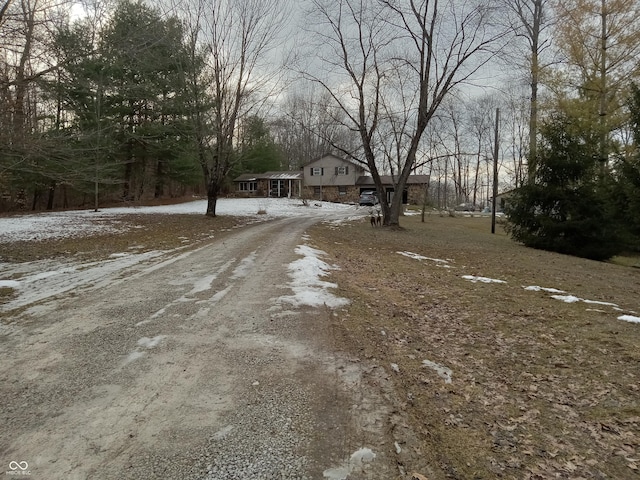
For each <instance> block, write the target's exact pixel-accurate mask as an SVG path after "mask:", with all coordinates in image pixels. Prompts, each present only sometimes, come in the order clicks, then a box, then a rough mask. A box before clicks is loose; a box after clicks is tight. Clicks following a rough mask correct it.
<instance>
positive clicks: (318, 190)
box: [313, 187, 322, 195]
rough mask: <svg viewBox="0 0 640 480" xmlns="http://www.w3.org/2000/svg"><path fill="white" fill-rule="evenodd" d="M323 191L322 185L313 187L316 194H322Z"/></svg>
mask: <svg viewBox="0 0 640 480" xmlns="http://www.w3.org/2000/svg"><path fill="white" fill-rule="evenodd" d="M321 193H322V190H321V188H320V187H313V194H314V195H320V194H321Z"/></svg>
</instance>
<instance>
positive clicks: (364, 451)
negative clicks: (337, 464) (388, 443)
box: [351, 448, 376, 462]
mask: <svg viewBox="0 0 640 480" xmlns="http://www.w3.org/2000/svg"><path fill="white" fill-rule="evenodd" d="M374 458H376V454H375V453H373V450H371V449H370V448H361V449H359V450H356V451H355V452H353V453H352V454H351V461H352V462H371V461H372V460H373V459H374Z"/></svg>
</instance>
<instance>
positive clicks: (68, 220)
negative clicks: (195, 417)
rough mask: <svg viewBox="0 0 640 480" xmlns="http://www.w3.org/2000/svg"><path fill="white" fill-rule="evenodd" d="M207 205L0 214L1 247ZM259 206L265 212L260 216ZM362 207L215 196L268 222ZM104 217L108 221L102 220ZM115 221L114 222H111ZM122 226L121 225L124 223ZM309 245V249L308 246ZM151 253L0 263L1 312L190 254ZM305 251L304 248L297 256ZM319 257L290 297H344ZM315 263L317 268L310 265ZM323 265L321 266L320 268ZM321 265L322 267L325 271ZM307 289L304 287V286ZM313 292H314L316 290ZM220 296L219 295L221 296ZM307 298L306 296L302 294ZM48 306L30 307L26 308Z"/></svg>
mask: <svg viewBox="0 0 640 480" xmlns="http://www.w3.org/2000/svg"><path fill="white" fill-rule="evenodd" d="M206 207H207V202H206V200H198V201H194V202H188V203H182V204H178V205H165V206H156V207H118V208H105V209H101V210H100V211H99V212H93V211H88V210H75V211H68V212H48V213H41V214H34V215H19V216H11V217H3V218H0V246H1V245H2V244H3V243H8V242H12V241H19V240H47V239H54V238H62V237H78V236H84V235H93V234H97V233H111V232H115V231H118V228H119V227H118V226H117V225H118V220H119V219H120V218H123V217H125V216H126V215H130V214H135V215H141V214H198V215H204V213H205V211H206ZM259 210H265V211H266V212H267V213H266V214H261V215H258V211H259ZM362 212H364V210H363V209H358V208H357V207H356V206H354V205H345V204H336V203H329V202H311V203H310V204H309V206H304V205H303V204H302V202H301V201H300V200H293V199H286V198H282V199H279V198H261V199H225V198H223V199H219V200H218V204H217V213H218V214H220V215H233V216H250V217H255V218H259V219H260V220H263V219H264V220H266V219H269V218H275V217H293V216H318V217H321V218H328V219H333V218H336V217H344V218H354V217H355V218H358V215H359V214H360V215H364V214H365V213H362ZM105 220H107V222H105ZM114 225H115V226H114ZM122 228H124V227H122ZM307 248H308V247H307ZM179 251H180V249H176V250H173V251H151V252H138V251H136V249H135V248H134V249H132V250H130V251H128V252H121V253H119V252H116V253H114V254H113V255H111V256H110V258H109V259H107V260H103V261H101V262H87V263H78V262H74V261H68V260H67V261H54V260H38V261H33V262H23V263H16V264H10V263H2V262H0V288H10V289H13V290H14V295H13V296H12V297H11V298H10V299H7V300H6V301H4V303H2V304H1V305H0V311H10V310H13V309H16V308H20V307H24V306H28V305H31V304H34V303H36V302H39V301H42V300H46V299H49V298H52V297H55V296H56V295H59V294H62V293H64V292H68V291H71V290H75V289H77V288H79V287H82V288H99V287H100V286H101V285H102V284H103V283H104V282H107V281H111V280H108V279H111V278H112V277H113V274H114V273H116V272H118V271H121V270H123V269H126V268H130V267H132V266H135V265H138V264H145V263H147V262H148V261H150V260H153V261H154V262H157V260H158V258H157V257H167V258H166V260H163V261H161V262H159V263H154V264H153V265H152V266H151V267H146V268H144V272H149V271H152V270H154V269H156V268H160V267H162V266H164V265H167V264H168V263H172V262H175V261H176V260H179V259H180V258H183V257H184V256H186V255H190V252H183V253H180V252H179ZM307 253H309V252H307V251H303V252H302V253H301V254H305V255H306V254H307ZM317 256H318V255H315V256H314V255H313V254H310V256H309V258H307V257H306V256H305V259H306V260H305V259H302V261H301V263H300V264H298V266H297V267H296V268H298V269H299V270H300V271H299V272H298V273H297V274H296V275H297V280H296V281H295V282H294V283H295V284H296V287H297V288H298V290H297V291H296V293H295V295H294V296H293V297H292V298H295V299H296V301H298V302H303V303H309V302H311V301H312V300H311V299H312V298H313V296H314V295H316V294H317V295H319V296H318V297H317V298H319V299H321V300H320V301H321V304H322V303H324V302H326V303H328V304H344V302H345V301H346V300H344V299H338V298H337V297H334V296H333V295H331V294H330V293H328V291H327V288H330V287H331V286H332V285H333V284H328V283H327V282H321V281H320V280H319V276H321V275H323V274H325V273H323V272H325V271H326V270H328V269H330V268H332V267H329V266H328V265H326V264H324V262H321V261H320V260H319V259H318V258H317ZM254 258H255V253H254V254H252V255H250V256H249V257H247V258H246V259H243V260H242V262H241V263H240V265H239V266H238V267H237V268H236V270H235V271H234V272H233V275H234V278H239V277H242V276H245V275H246V274H247V271H248V270H249V269H250V268H251V266H252V263H253V261H254ZM314 259H315V260H314ZM314 262H315V266H313V265H314ZM323 264H324V265H325V266H324V267H323ZM323 268H324V269H325V270H323ZM211 281H212V278H205V279H203V280H202V282H203V284H202V285H194V291H193V292H190V293H195V292H197V291H198V290H199V289H206V288H208V283H210V282H211ZM305 289H306V290H305ZM314 292H316V293H314ZM221 295H222V294H221ZM306 297H308V300H306V301H305V300H304V298H306ZM43 308H46V307H43V306H40V307H32V309H31V310H29V311H28V312H31V311H33V313H35V311H36V309H37V310H40V309H43Z"/></svg>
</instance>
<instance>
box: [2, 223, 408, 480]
mask: <svg viewBox="0 0 640 480" xmlns="http://www.w3.org/2000/svg"><path fill="white" fill-rule="evenodd" d="M317 221H318V219H317V218H315V219H313V218H309V219H302V218H295V219H280V220H275V221H271V222H267V223H261V224H257V225H253V226H248V227H243V228H241V229H238V230H236V231H235V232H233V233H232V234H230V235H229V236H227V237H226V238H225V239H224V240H212V241H211V243H209V244H207V245H206V246H204V247H199V248H197V249H194V250H188V251H186V252H185V251H182V252H181V253H176V252H174V253H173V254H168V255H164V256H161V257H156V258H149V259H147V260H145V262H143V263H139V264H137V265H134V266H131V267H129V268H128V269H126V270H123V271H120V272H119V273H117V274H114V275H113V277H111V278H102V279H100V284H101V285H103V286H101V287H100V288H87V289H82V290H80V291H77V290H72V291H69V292H67V293H65V294H64V295H62V296H59V297H58V298H56V299H53V300H52V299H49V300H45V301H44V303H45V305H44V308H43V307H41V308H40V309H39V310H32V312H31V314H30V315H29V316H27V317H24V318H21V319H20V320H19V321H17V322H16V323H17V324H18V325H20V328H18V329H16V330H15V331H13V332H12V333H11V334H10V335H4V336H2V337H0V338H1V339H0V384H1V385H2V387H1V390H0V401H1V402H2V413H1V416H0V425H1V426H2V427H1V429H0V452H2V453H1V455H0V462H2V464H1V466H0V473H3V474H5V475H6V477H7V478H16V477H18V478H20V477H23V476H24V475H25V474H27V473H29V474H30V476H29V478H33V479H47V480H54V479H88V478H95V479H129V478H131V479H133V478H135V479H178V478H179V479H185V478H189V479H191V478H193V479H196V478H197V479H252V480H255V479H261V478H264V479H272V478H273V479H276V478H277V479H294V478H295V479H302V478H308V479H321V478H329V479H341V478H347V476H348V478H349V479H360V478H361V479H365V478H366V479H389V478H396V476H397V475H398V470H397V467H396V466H395V465H396V461H395V452H396V447H394V442H393V439H391V438H388V436H387V435H386V432H388V431H389V425H388V419H389V416H390V414H391V407H390V406H389V405H388V404H387V403H386V402H387V399H386V397H385V394H384V386H383V385H384V381H385V376H384V373H383V371H382V369H380V368H378V367H375V366H366V365H364V364H362V363H361V362H359V361H357V360H356V359H352V360H350V359H348V358H342V357H341V356H340V355H337V354H335V353H334V352H331V351H330V350H329V349H328V348H327V347H326V340H327V337H328V335H330V332H329V331H328V328H327V327H326V322H325V320H326V319H327V318H328V316H330V315H337V314H338V313H337V312H336V311H334V310H331V309H329V308H328V307H325V306H323V307H319V308H312V307H308V306H306V307H305V306H294V305H290V304H288V303H287V302H286V301H285V300H283V299H282V298H281V297H286V296H287V295H291V288H290V287H291V285H290V282H291V278H290V277H289V272H288V269H287V267H288V265H289V264H290V263H291V262H293V261H294V260H296V259H298V258H300V256H299V255H297V254H296V253H295V248H296V246H297V245H300V244H303V243H305V242H308V243H311V244H312V239H308V238H307V237H305V236H304V232H305V229H306V228H308V227H309V226H310V225H312V224H313V223H315V222H317ZM38 311H40V313H37V312H38ZM374 385H375V388H374ZM374 455H375V457H374ZM25 465H28V468H27V469H23V467H24V466H25ZM18 474H20V475H18Z"/></svg>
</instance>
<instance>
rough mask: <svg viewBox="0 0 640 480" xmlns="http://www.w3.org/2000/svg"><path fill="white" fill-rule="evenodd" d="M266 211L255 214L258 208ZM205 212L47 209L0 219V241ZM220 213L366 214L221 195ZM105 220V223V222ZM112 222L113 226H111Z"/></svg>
mask: <svg viewBox="0 0 640 480" xmlns="http://www.w3.org/2000/svg"><path fill="white" fill-rule="evenodd" d="M259 210H263V211H266V213H265V214H262V215H258V211H259ZM206 211H207V201H206V200H196V201H193V202H186V203H180V204H177V205H160V206H155V207H116V208H103V209H100V210H99V211H98V212H94V211H93V210H73V211H67V212H46V213H38V214H31V215H16V216H10V217H2V218H0V244H2V243H4V242H12V241H20V240H48V239H54V238H63V237H80V236H84V235H95V234H105V233H117V232H119V231H122V229H124V225H123V226H122V227H118V217H122V216H124V215H143V214H200V215H204V214H205V212H206ZM216 213H217V214H219V215H233V216H243V217H258V218H262V219H268V218H274V217H294V216H309V215H316V216H331V215H332V214H339V215H348V216H351V217H355V218H358V217H359V216H361V215H364V214H366V212H365V211H364V209H358V208H357V207H356V206H355V205H347V204H342V203H330V202H310V203H309V205H308V206H305V205H303V204H302V202H301V201H300V200H296V199H289V198H221V199H219V200H218V203H217V205H216ZM107 221H108V222H107ZM114 223H115V225H114Z"/></svg>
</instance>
